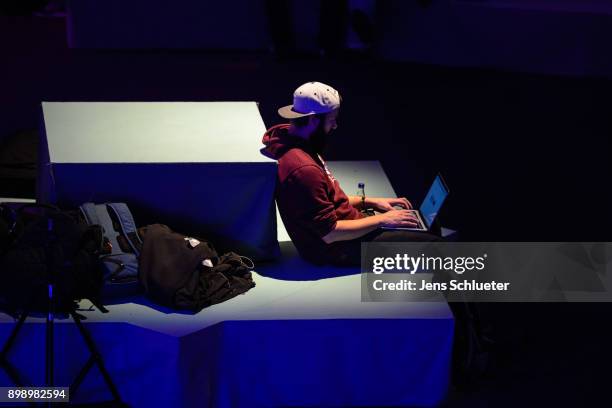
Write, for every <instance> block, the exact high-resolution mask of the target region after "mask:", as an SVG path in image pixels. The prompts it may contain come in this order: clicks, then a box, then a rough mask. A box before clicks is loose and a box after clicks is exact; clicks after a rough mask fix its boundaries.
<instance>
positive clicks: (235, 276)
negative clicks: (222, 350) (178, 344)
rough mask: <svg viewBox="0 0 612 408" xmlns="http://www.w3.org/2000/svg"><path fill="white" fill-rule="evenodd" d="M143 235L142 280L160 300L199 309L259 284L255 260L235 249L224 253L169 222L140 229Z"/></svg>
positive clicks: (176, 306) (185, 308) (185, 307)
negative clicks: (181, 232) (172, 228)
mask: <svg viewBox="0 0 612 408" xmlns="http://www.w3.org/2000/svg"><path fill="white" fill-rule="evenodd" d="M139 231H140V232H141V233H142V235H143V240H144V244H143V248H142V252H141V254H140V281H141V283H142V285H143V287H144V288H145V293H146V295H147V296H148V297H149V298H151V300H153V301H154V302H156V303H159V304H161V305H164V306H169V307H172V308H177V309H184V310H190V311H193V312H198V311H200V310H201V309H203V308H205V307H208V306H210V305H214V304H216V303H221V302H224V301H226V300H228V299H231V298H233V297H235V296H238V295H240V294H243V293H245V292H247V291H248V290H250V289H251V288H253V287H254V286H255V282H253V278H252V276H251V272H250V271H251V270H252V269H253V267H254V265H253V263H252V262H251V261H250V260H249V259H248V258H246V257H244V256H240V255H238V254H235V253H233V252H228V253H226V254H224V255H222V256H219V255H218V254H217V251H216V250H215V248H214V247H213V246H212V244H211V243H210V242H207V241H205V240H202V239H199V238H194V237H186V236H185V235H182V234H179V233H176V232H174V231H172V230H171V229H170V228H168V227H167V226H165V225H161V224H153V225H148V226H146V227H143V228H141V229H139Z"/></svg>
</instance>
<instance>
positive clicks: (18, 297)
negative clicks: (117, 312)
mask: <svg viewBox="0 0 612 408" xmlns="http://www.w3.org/2000/svg"><path fill="white" fill-rule="evenodd" d="M0 245H1V246H0V304H1V305H2V306H4V307H3V308H4V310H5V311H7V312H9V313H16V312H17V311H30V312H36V311H47V310H48V294H49V283H51V282H52V283H53V284H54V291H53V297H54V299H55V308H56V311H58V312H65V313H68V312H70V311H73V310H74V309H75V307H76V303H75V301H76V300H78V299H89V300H91V301H92V303H94V304H95V305H96V306H98V307H99V308H100V309H101V310H103V311H105V310H104V308H103V307H102V306H101V304H100V301H99V294H100V290H101V287H102V270H101V267H100V262H99V256H100V254H101V253H103V251H104V240H103V235H102V229H101V227H100V226H98V225H91V226H89V225H87V224H86V223H84V222H82V221H81V220H80V219H79V215H78V213H77V212H75V211H73V212H71V211H60V210H59V209H58V208H57V207H54V206H50V205H37V204H26V205H22V206H21V207H18V208H13V207H10V206H8V205H3V204H2V205H0Z"/></svg>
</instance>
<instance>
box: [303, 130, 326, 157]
mask: <svg viewBox="0 0 612 408" xmlns="http://www.w3.org/2000/svg"><path fill="white" fill-rule="evenodd" d="M308 141H309V142H310V146H312V148H313V149H314V151H315V153H318V154H321V153H323V150H325V147H327V142H328V141H329V133H325V129H324V127H323V123H320V124H319V126H317V129H316V130H315V131H314V133H313V134H312V135H310V139H308Z"/></svg>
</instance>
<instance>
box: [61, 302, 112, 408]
mask: <svg viewBox="0 0 612 408" xmlns="http://www.w3.org/2000/svg"><path fill="white" fill-rule="evenodd" d="M70 315H71V316H72V319H73V320H74V323H75V324H76V326H77V328H78V329H79V332H80V333H81V336H82V337H83V339H84V340H85V343H86V344H87V348H88V349H89V352H90V353H91V355H90V357H89V359H88V360H87V362H86V363H85V365H84V366H83V368H82V369H81V371H80V372H79V374H78V375H77V377H76V378H75V380H74V382H73V383H72V385H71V386H70V395H71V396H72V395H74V394H75V393H76V392H77V390H78V388H79V386H80V385H81V383H82V382H83V380H84V379H85V376H86V375H87V373H88V372H89V370H90V369H91V368H92V367H93V366H94V364H95V365H97V366H98V369H99V370H100V373H101V374H102V378H104V382H105V383H106V386H107V387H108V389H109V390H110V392H111V394H112V395H113V399H114V401H115V402H116V403H119V404H122V405H123V402H122V401H121V396H120V395H119V391H117V387H115V384H114V383H113V380H112V378H111V376H110V374H109V373H108V371H106V367H105V366H104V360H102V355H101V354H100V353H99V352H98V350H97V348H96V345H95V343H94V341H93V339H92V338H91V335H90V334H89V332H88V331H87V329H86V328H85V326H84V325H83V323H81V319H80V318H79V317H78V316H77V315H76V313H75V312H71V313H70Z"/></svg>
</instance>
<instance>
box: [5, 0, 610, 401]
mask: <svg viewBox="0 0 612 408" xmlns="http://www.w3.org/2000/svg"><path fill="white" fill-rule="evenodd" d="M40 3H41V4H43V3H45V2H40ZM269 3H273V4H274V3H276V4H278V3H282V2H269ZM417 3H419V2H417ZM421 3H422V6H423V7H428V4H429V3H432V2H427V1H424V2H421ZM433 3H435V2H433ZM15 4H16V3H15ZM419 4H420V3H419ZM60 6H61V3H60ZM37 10H39V12H40V9H37ZM1 11H2V13H3V14H4V15H2V16H0V143H2V145H1V146H2V147H1V148H0V183H1V184H0V196H3V197H34V191H35V180H34V178H33V177H34V174H35V168H34V163H35V145H36V143H37V138H36V137H37V129H38V126H39V118H40V102H41V101H43V100H45V101H217V100H255V101H258V102H259V103H260V110H261V114H262V116H263V118H264V121H265V123H266V125H268V126H271V125H273V124H276V123H278V122H280V118H279V117H278V116H277V115H276V109H277V108H278V107H280V106H283V105H286V104H289V103H290V102H291V95H292V92H293V90H294V89H295V88H296V87H297V86H298V85H300V84H302V83H303V82H306V81H311V80H317V81H321V82H325V83H329V84H330V85H332V86H334V87H335V88H336V89H338V90H339V91H340V93H341V95H342V97H343V104H342V110H341V114H340V118H339V128H338V129H337V131H336V133H335V134H334V137H333V139H332V141H331V144H330V146H329V150H328V152H327V154H326V159H327V160H379V161H380V162H381V163H382V165H383V168H384V169H385V171H386V172H387V174H388V176H389V178H390V180H391V182H392V184H393V186H394V187H395V189H396V191H397V192H398V194H402V195H405V196H406V197H408V198H409V199H410V200H411V201H413V203H419V202H420V200H421V199H422V197H423V195H424V194H425V192H426V189H427V187H428V186H429V184H430V182H431V180H432V179H433V177H434V176H435V174H436V173H437V172H442V173H443V174H444V176H445V178H446V179H447V182H448V184H449V186H450V189H451V195H450V196H449V201H448V205H445V208H444V210H443V213H442V215H441V217H442V222H443V224H445V225H446V226H448V227H451V228H454V229H457V230H458V231H459V233H460V237H461V239H462V240H466V241H610V215H609V209H610V192H609V175H610V164H609V161H608V158H609V154H610V142H609V137H610V135H611V134H612V132H611V131H612V126H611V125H612V124H611V123H610V109H611V106H612V104H611V102H610V101H611V98H612V92H611V91H612V82H610V80H609V79H607V78H609V77H610V75H612V72H609V74H610V75H606V74H605V72H604V73H603V74H602V73H601V72H599V73H596V74H590V73H588V72H587V73H582V74H572V75H560V74H559V72H558V71H563V69H560V70H558V71H555V72H548V73H546V72H537V73H535V72H524V71H523V72H519V71H520V70H517V69H514V68H512V67H511V68H505V67H503V66H498V67H493V68H491V67H479V66H478V65H475V66H471V67H469V66H461V67H457V66H454V67H453V66H443V65H434V64H427V63H423V62H422V61H421V62H411V61H400V60H397V59H386V58H381V57H380V55H378V54H377V53H376V52H375V51H373V48H372V46H371V44H370V46H369V47H366V48H365V49H360V50H347V49H346V48H345V47H343V46H342V38H340V36H338V33H337V32H336V31H334V29H331V31H329V27H328V26H326V25H325V23H323V27H322V28H321V32H322V33H324V35H323V34H322V35H321V36H320V37H319V42H317V43H316V44H314V46H313V47H311V48H309V47H299V46H295V44H293V43H292V42H291V41H290V40H288V39H287V38H285V36H283V35H282V34H283V33H287V32H289V30H291V24H290V23H288V22H286V21H285V23H284V25H281V26H280V27H279V26H276V25H275V27H276V28H275V30H276V31H274V30H272V31H273V35H272V38H271V43H270V47H269V48H268V49H263V50H235V49H232V50H223V49H214V50H211V49H198V48H194V47H190V48H181V47H178V48H162V49H160V48H157V49H147V48H130V49H118V48H103V47H97V48H87V47H79V48H70V47H68V44H67V40H66V38H67V32H66V22H65V17H64V16H65V14H64V13H63V10H62V8H61V7H59V9H58V10H53V9H51V10H46V11H45V10H44V9H43V11H42V14H38V15H33V14H32V12H31V10H22V9H19V7H17V8H15V7H13V8H10V7H9V8H4V9H3V10H1ZM324 12H325V13H331V14H328V15H327V16H328V17H324V18H323V20H321V21H322V22H324V21H325V18H327V19H328V20H329V15H331V16H338V14H337V13H338V10H334V9H333V7H332V10H327V11H326V10H324ZM274 13H279V11H278V10H277V11H274V12H273V13H272V15H269V18H271V19H277V21H279V20H278V19H279V18H280V19H281V20H280V21H283V20H282V18H283V15H282V10H281V12H280V13H281V15H280V17H279V16H278V15H275V14H274ZM334 13H335V14H334ZM143 15H146V11H143ZM332 21H340V20H336V19H332ZM332 26H333V24H332ZM326 27H327V30H328V31H325V30H326ZM379 29H380V28H379ZM568 30H571V27H570V28H568ZM275 33H276V34H275ZM279 35H280V39H279ZM603 40H605V39H603ZM603 40H602V41H603ZM423 41H424V42H426V41H428V39H426V38H424V39H423ZM604 42H605V41H604ZM556 46H557V48H559V49H561V51H560V52H562V51H563V44H556ZM440 52H444V51H440ZM483 52H485V53H486V50H484V51H483ZM220 136H222V135H220ZM237 148H239V147H238V146H237ZM353 187H354V186H345V190H346V191H347V193H349V194H352V193H354V191H353V190H354V188H353ZM366 190H367V186H366ZM611 311H612V309H611V307H610V306H609V305H608V304H561V303H559V304H505V305H499V304H498V305H484V314H485V316H486V318H487V319H488V320H489V321H491V322H493V328H494V330H493V331H494V338H495V339H496V342H497V346H496V347H497V350H496V356H495V360H494V361H493V363H492V364H491V370H490V371H489V373H488V374H487V375H486V376H485V377H484V378H483V379H481V380H480V381H479V382H478V383H477V384H476V385H474V387H473V388H472V390H471V391H465V390H455V391H453V393H451V395H450V400H449V405H452V406H489V405H493V406H502V405H503V406H511V405H512V406H515V405H517V404H520V405H523V406H525V405H529V406H535V405H537V404H553V403H554V404H556V405H563V406H574V405H579V404H585V403H587V404H589V403H591V404H595V402H596V401H599V402H602V401H607V400H609V399H610V398H609V390H607V389H606V387H607V384H606V383H607V378H608V376H609V374H608V373H609V368H610V367H611V366H610V365H609V361H608V360H609V358H610V356H611V355H612V353H610V349H611V348H612V345H611V343H610V341H611V340H612V335H611V334H610V332H609V330H608V326H609V322H610V321H611V319H610V317H611V313H610V312H611Z"/></svg>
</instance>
